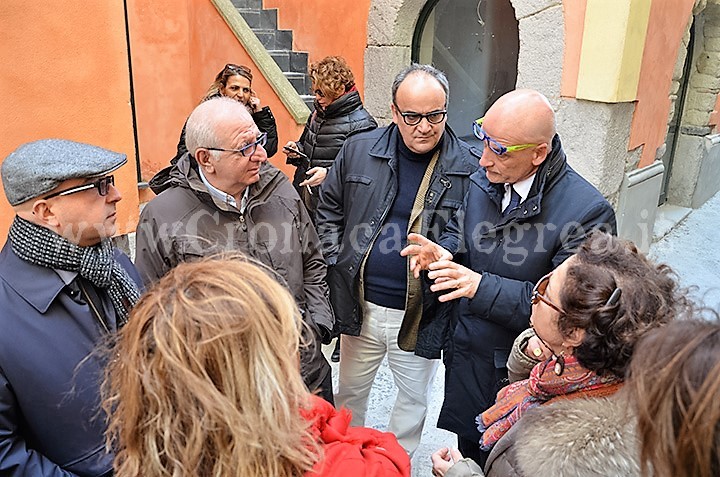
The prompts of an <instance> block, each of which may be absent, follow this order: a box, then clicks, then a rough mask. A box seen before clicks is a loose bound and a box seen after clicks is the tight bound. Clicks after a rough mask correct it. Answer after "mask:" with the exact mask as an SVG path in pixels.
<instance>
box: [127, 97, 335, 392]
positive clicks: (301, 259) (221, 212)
mask: <svg viewBox="0 0 720 477" xmlns="http://www.w3.org/2000/svg"><path fill="white" fill-rule="evenodd" d="M266 140H267V135H266V134H265V133H261V132H260V131H259V129H258V127H257V125H256V124H255V123H254V122H253V120H252V117H250V114H249V113H248V111H247V109H246V108H245V107H244V106H242V105H241V104H240V103H238V102H237V101H233V100H231V99H228V98H225V97H218V98H212V99H209V100H207V101H205V102H203V103H200V104H199V105H198V106H197V107H196V108H195V110H194V111H193V112H192V114H190V117H189V118H188V121H187V146H188V152H187V153H186V154H185V155H184V156H183V157H181V158H180V160H178V162H177V164H175V166H173V170H172V171H171V172H170V175H169V177H168V178H167V179H166V181H167V183H166V185H163V192H162V193H160V194H159V195H158V196H157V197H155V198H154V199H152V200H151V201H150V202H148V204H147V205H146V206H145V207H144V208H143V211H142V213H141V214H140V220H139V222H138V227H137V234H136V254H135V264H136V265H137V268H138V270H139V271H140V274H141V276H142V277H143V278H144V279H145V281H146V282H147V283H151V282H154V281H157V280H158V279H159V278H160V277H162V276H163V275H165V274H166V273H167V272H168V271H170V269H172V268H173V267H175V266H177V265H178V264H180V263H182V262H186V261H192V260H197V259H198V258H199V257H204V256H208V255H213V254H215V253H217V252H218V251H239V252H242V253H245V254H247V255H249V256H252V257H254V258H255V259H257V260H258V261H260V262H262V263H264V264H266V265H267V266H268V267H271V268H273V269H274V270H275V271H276V272H277V273H278V275H279V276H280V277H282V279H283V282H284V283H285V284H286V285H287V287H288V289H289V290H290V291H291V292H292V294H293V297H294V298H295V300H296V303H297V305H298V307H299V308H300V310H301V312H302V314H303V319H304V320H305V322H306V323H307V324H308V326H307V327H305V328H304V329H303V330H304V331H306V332H307V335H306V336H304V337H303V339H304V342H305V344H306V345H307V346H303V348H302V353H301V372H302V374H303V377H304V378H305V382H306V384H307V386H308V388H309V389H310V390H311V391H315V390H320V391H321V393H322V396H323V397H324V398H325V399H327V400H328V401H329V402H331V403H332V402H333V392H332V374H331V369H330V364H329V363H328V362H327V360H326V359H325V356H324V355H323V354H322V349H321V341H322V342H325V343H329V342H330V337H331V330H332V329H333V324H334V322H335V318H334V316H333V312H332V309H331V307H330V301H329V298H328V294H329V292H328V286H327V283H326V282H325V275H326V273H327V272H326V271H327V267H326V265H325V260H324V259H323V255H322V253H321V251H320V242H319V239H318V236H317V233H316V231H315V227H313V225H312V222H311V221H310V217H309V215H308V213H307V211H306V210H305V206H304V205H303V204H302V202H301V200H300V197H298V195H297V192H296V191H295V189H294V188H293V187H292V185H291V184H290V181H289V180H288V178H287V177H286V176H285V174H283V173H282V172H281V171H280V170H279V169H277V168H276V167H274V166H273V165H272V164H270V163H269V162H268V161H267V155H266V154H265V149H264V147H263V146H264V145H265V143H266Z"/></svg>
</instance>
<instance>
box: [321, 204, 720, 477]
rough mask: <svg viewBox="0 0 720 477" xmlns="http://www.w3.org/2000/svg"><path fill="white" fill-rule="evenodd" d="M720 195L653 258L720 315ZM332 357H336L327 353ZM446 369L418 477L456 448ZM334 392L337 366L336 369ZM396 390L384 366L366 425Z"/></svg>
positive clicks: (379, 416) (374, 423) (384, 415)
mask: <svg viewBox="0 0 720 477" xmlns="http://www.w3.org/2000/svg"><path fill="white" fill-rule="evenodd" d="M719 224H720V194H717V195H716V196H715V197H714V198H713V199H711V200H710V201H708V202H707V203H706V204H705V205H703V207H701V208H700V209H697V210H695V211H693V212H692V213H690V215H689V216H688V217H687V218H686V219H685V220H684V221H683V222H682V223H680V224H679V225H678V226H676V227H675V228H674V229H673V230H672V231H671V232H670V233H669V234H668V235H666V236H665V237H663V238H662V239H661V240H660V241H658V242H657V243H655V244H653V246H652V247H651V249H650V255H651V256H652V257H653V258H654V259H655V260H658V261H661V262H665V263H667V264H669V265H670V266H671V267H673V269H674V270H675V271H676V272H677V274H678V277H679V280H680V282H681V284H682V285H683V286H687V287H693V295H694V296H695V297H696V298H698V299H702V300H703V301H704V303H705V304H706V305H708V306H711V307H713V308H716V309H718V310H720V253H718V252H717V250H718V248H720V232H719V230H720V229H719ZM327 348H328V349H327V350H326V351H327V356H328V357H329V356H330V354H329V353H330V352H331V351H332V350H331V348H330V347H327ZM444 371H445V369H444V368H443V367H442V365H441V366H440V368H439V369H438V373H437V376H436V377H435V382H434V383H433V388H432V395H431V402H430V410H429V415H428V419H427V422H426V425H425V431H424V432H423V436H422V440H421V442H420V447H419V448H418V450H417V452H416V453H415V456H414V457H413V460H412V465H413V472H412V475H413V477H420V476H430V475H431V473H430V470H431V466H430V454H432V453H433V452H434V451H435V450H436V449H438V448H440V447H445V446H456V445H457V443H456V440H455V436H454V435H453V434H450V433H448V432H445V431H443V430H440V429H437V428H436V427H435V423H436V422H437V416H438V412H439V410H440V405H441V404H442V399H443V379H444ZM333 373H334V377H335V386H337V365H336V364H334V363H333ZM395 395H396V390H395V386H394V384H393V380H392V375H391V374H390V370H389V369H388V367H387V361H385V362H383V364H382V366H381V367H380V371H379V372H378V377H377V379H376V381H375V384H374V386H373V389H372V392H371V393H370V402H369V409H368V412H367V422H366V425H367V426H370V427H374V428H377V429H381V430H386V428H387V422H388V419H389V415H390V410H391V408H392V404H393V402H394V400H395Z"/></svg>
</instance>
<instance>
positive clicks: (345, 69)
mask: <svg viewBox="0 0 720 477" xmlns="http://www.w3.org/2000/svg"><path fill="white" fill-rule="evenodd" d="M308 74H309V75H310V79H311V80H312V83H313V90H316V89H318V90H320V91H321V92H322V93H323V95H324V96H326V97H328V98H332V99H337V98H339V97H340V96H342V95H343V94H344V93H346V92H348V91H350V89H352V87H353V86H355V76H353V73H352V71H350V67H349V66H348V64H347V62H346V61H345V58H343V57H342V56H326V57H325V58H323V59H322V60H320V61H316V62H314V63H312V64H311V65H310V71H309V73H308Z"/></svg>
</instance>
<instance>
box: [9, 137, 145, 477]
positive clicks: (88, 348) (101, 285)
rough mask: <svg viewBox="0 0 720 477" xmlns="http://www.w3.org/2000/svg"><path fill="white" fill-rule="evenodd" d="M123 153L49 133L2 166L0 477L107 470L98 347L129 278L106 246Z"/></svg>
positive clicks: (121, 312) (120, 308)
mask: <svg viewBox="0 0 720 477" xmlns="http://www.w3.org/2000/svg"><path fill="white" fill-rule="evenodd" d="M126 162H127V158H126V156H125V154H119V153H116V152H112V151H108V150H107V149H103V148H100V147H96V146H91V145H88V144H81V143H77V142H73V141H67V140H60V139H44V140H39V141H34V142H31V143H28V144H24V145H22V146H20V147H19V148H17V149H16V150H15V151H13V152H12V153H11V154H10V155H9V156H8V157H7V158H6V159H5V160H4V161H3V163H2V182H3V188H4V190H5V196H6V197H7V200H8V202H9V203H10V205H11V206H12V207H13V209H14V211H15V214H16V215H15V219H14V221H13V223H12V225H11V226H10V230H9V232H8V240H7V243H6V244H5V246H4V247H3V249H2V252H0V475H33V476H35V475H37V476H50V475H52V476H55V475H58V476H59V475H110V474H111V473H112V463H113V455H112V454H111V453H108V452H106V450H105V438H104V435H103V434H104V432H105V424H104V420H103V419H102V418H101V417H100V413H101V410H100V382H101V381H102V373H103V371H102V369H103V364H104V362H103V359H102V358H101V356H100V355H99V354H97V353H94V350H95V348H96V347H97V345H98V344H100V343H102V342H103V341H104V340H105V339H106V338H107V337H108V335H109V334H111V333H114V332H116V331H117V330H118V329H119V328H120V327H121V326H122V325H123V324H125V322H126V321H127V317H128V313H129V311H130V308H131V307H132V306H133V305H134V304H135V302H136V301H137V300H138V297H139V286H140V283H141V282H140V276H139V275H138V273H137V271H136V270H135V268H134V267H133V265H132V263H130V260H129V259H128V257H127V256H125V255H123V254H122V253H121V252H120V251H119V250H117V249H116V248H114V247H113V245H112V243H111V242H110V237H111V236H112V235H113V234H114V233H115V222H116V214H115V206H116V204H117V202H118V201H119V200H120V199H121V196H120V192H119V191H118V189H116V188H115V185H114V178H113V176H112V173H113V172H114V171H115V170H117V169H118V168H119V167H121V166H122V165H123V164H125V163H126Z"/></svg>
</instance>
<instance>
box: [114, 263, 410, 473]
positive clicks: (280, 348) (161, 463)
mask: <svg viewBox="0 0 720 477" xmlns="http://www.w3.org/2000/svg"><path fill="white" fill-rule="evenodd" d="M232 258H233V259H227V257H226V259H225V260H222V261H221V260H219V259H202V260H200V261H197V262H192V263H183V264H180V265H178V266H177V267H176V268H174V269H173V270H171V271H170V272H169V273H168V274H167V275H165V276H164V277H163V278H161V279H160V280H159V281H158V282H157V283H156V284H155V285H154V286H153V287H152V288H151V289H150V290H149V291H148V292H147V293H146V294H145V295H143V297H142V298H141V299H140V301H139V302H138V304H137V305H136V306H135V308H134V309H133V310H132V313H131V316H130V319H129V320H128V324H127V326H125V327H124V328H123V329H122V331H121V332H120V333H119V337H118V343H117V345H116V346H115V348H114V349H113V353H112V356H113V359H111V360H110V365H109V367H108V370H107V372H106V378H105V382H104V384H103V392H104V398H105V399H104V404H103V407H104V409H105V411H106V412H107V413H108V415H109V427H108V431H107V443H108V445H109V446H111V447H114V448H116V449H117V452H116V455H115V463H114V467H115V475H116V476H119V477H137V476H143V477H156V476H170V475H175V476H231V475H232V476H237V477H255V476H259V475H267V476H277V477H290V476H301V475H309V476H314V477H323V476H338V477H351V476H355V475H357V476H375V477H381V476H398V477H399V476H405V477H408V476H409V475H410V460H409V457H408V455H407V454H406V453H405V451H404V450H403V448H402V447H401V446H400V444H399V443H398V442H397V439H396V438H395V436H393V435H392V434H389V433H385V432H380V431H377V430H375V429H367V428H360V427H350V425H349V424H350V419H351V416H350V413H349V411H347V410H346V409H342V410H339V411H337V410H335V408H333V407H332V405H331V404H330V403H328V402H327V401H325V400H323V399H321V398H320V397H318V396H315V395H312V394H310V393H309V392H308V390H307V388H306V387H305V385H304V383H303V379H302V377H301V375H300V360H299V356H298V346H299V345H298V343H300V340H301V327H302V326H304V325H303V321H302V319H301V316H300V312H299V310H298V308H297V307H296V306H295V302H294V300H293V298H292V296H291V295H290V293H289V292H288V291H287V290H286V289H285V287H283V286H282V285H281V284H280V283H278V282H277V281H276V280H275V279H274V278H273V273H274V272H273V271H272V270H269V269H267V268H265V267H263V266H261V265H255V264H254V263H250V262H248V261H246V260H244V259H242V257H240V256H239V255H238V256H234V257H232Z"/></svg>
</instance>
